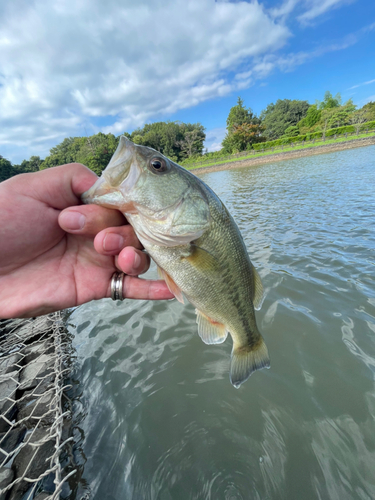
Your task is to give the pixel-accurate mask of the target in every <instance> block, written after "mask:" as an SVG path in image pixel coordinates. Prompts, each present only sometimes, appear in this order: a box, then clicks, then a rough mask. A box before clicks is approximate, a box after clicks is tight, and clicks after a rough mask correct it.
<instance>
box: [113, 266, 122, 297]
mask: <svg viewBox="0 0 375 500" xmlns="http://www.w3.org/2000/svg"><path fill="white" fill-rule="evenodd" d="M124 276H125V274H124V273H120V272H118V271H116V272H115V273H113V275H112V279H111V299H112V300H124V297H123V296H122V289H123V285H124Z"/></svg>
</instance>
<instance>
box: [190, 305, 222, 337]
mask: <svg viewBox="0 0 375 500" xmlns="http://www.w3.org/2000/svg"><path fill="white" fill-rule="evenodd" d="M195 312H196V314H197V323H198V333H199V336H200V338H201V339H202V340H203V342H204V343H205V344H221V343H222V342H224V340H225V339H226V338H227V335H228V332H227V331H226V329H225V326H224V325H223V324H222V323H218V322H217V321H213V320H212V319H211V318H209V317H208V316H206V315H205V314H203V313H202V312H201V311H199V310H198V309H196V310H195Z"/></svg>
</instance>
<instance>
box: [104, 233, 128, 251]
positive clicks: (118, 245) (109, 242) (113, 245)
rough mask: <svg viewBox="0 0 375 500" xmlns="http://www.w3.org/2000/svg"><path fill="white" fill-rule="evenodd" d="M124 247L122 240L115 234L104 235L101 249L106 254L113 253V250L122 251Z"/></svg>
mask: <svg viewBox="0 0 375 500" xmlns="http://www.w3.org/2000/svg"><path fill="white" fill-rule="evenodd" d="M123 246H124V238H123V237H122V236H120V235H119V234H116V233H108V234H106V236H105V238H104V241H103V248H104V250H105V251H106V252H114V251H115V250H122V248H123Z"/></svg>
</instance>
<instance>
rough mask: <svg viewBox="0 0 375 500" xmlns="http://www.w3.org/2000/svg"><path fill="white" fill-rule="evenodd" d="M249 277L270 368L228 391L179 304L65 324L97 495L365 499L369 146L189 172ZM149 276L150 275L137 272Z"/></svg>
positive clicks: (370, 414)
mask: <svg viewBox="0 0 375 500" xmlns="http://www.w3.org/2000/svg"><path fill="white" fill-rule="evenodd" d="M202 178H203V180H204V181H205V182H206V183H207V184H208V185H210V186H211V187H212V188H213V189H214V190H215V192H216V193H217V194H218V195H219V196H220V197H221V199H222V200H223V201H224V203H225V204H226V205H227V207H228V209H229V210H230V212H231V213H232V214H233V216H234V218H235V220H236V221H237V223H238V225H239V227H240V230H241V232H242V234H243V236H244V239H245V242H246V244H247V247H248V251H249V254H250V257H251V260H252V262H253V263H254V265H255V266H256V268H257V269H258V270H259V273H260V275H261V277H262V281H263V284H264V288H265V291H266V298H265V301H264V303H263V306H262V309H261V310H260V311H259V312H257V323H258V326H259V330H260V331H261V333H262V335H263V337H264V339H265V341H266V343H267V346H268V349H269V352H270V356H271V369H270V370H262V371H259V372H257V373H255V374H254V375H252V376H251V377H250V379H249V380H248V381H247V382H246V383H245V384H243V386H241V388H240V389H239V390H236V389H235V388H233V387H232V385H231V384H230V382H229V361H230V352H231V347H232V346H231V341H230V339H229V338H228V340H227V341H226V342H225V344H222V345H219V346H206V345H205V344H203V342H202V341H201V340H200V338H199V337H198V335H197V326H196V323H195V314H194V309H193V307H192V306H191V305H189V304H188V305H185V306H184V305H182V304H180V303H178V302H177V301H175V300H174V301H166V302H141V301H129V300H128V301H124V302H123V303H120V302H117V303H115V302H113V301H111V300H104V301H101V302H95V303H94V302H92V303H90V304H87V305H84V306H82V307H80V308H78V309H76V310H75V311H74V312H73V313H72V315H71V317H70V322H71V324H72V325H71V326H70V331H71V332H75V340H74V346H75V349H76V351H77V364H76V371H75V374H74V377H75V379H76V380H78V381H79V391H81V393H82V394H81V397H80V398H79V402H77V403H76V408H77V411H79V414H80V418H79V424H78V427H77V430H76V440H77V441H78V444H77V447H78V448H79V449H80V450H81V455H80V457H81V458H80V460H81V472H82V471H83V472H82V474H83V475H82V478H81V482H80V488H81V489H82V491H84V492H85V491H86V493H90V495H89V496H90V498H93V499H95V500H123V499H124V500H125V499H126V500H127V499H131V500H133V499H135V500H156V499H157V500H245V499H275V500H276V499H277V500H279V499H287V500H301V499H303V500H308V499H323V500H325V499H337V500H345V499H374V498H375V390H374V389H375V387H374V376H375V279H374V278H375V146H371V147H365V148H361V149H353V150H350V151H343V152H337V153H331V154H327V155H319V156H313V157H309V158H301V159H295V160H290V161H284V162H278V163H274V164H268V165H261V166H257V167H252V168H246V169H238V170H230V171H224V172H214V173H210V174H206V175H204V176H202ZM147 276H149V277H154V278H156V271H155V269H154V268H153V269H151V270H150V271H149V273H148V274H147Z"/></svg>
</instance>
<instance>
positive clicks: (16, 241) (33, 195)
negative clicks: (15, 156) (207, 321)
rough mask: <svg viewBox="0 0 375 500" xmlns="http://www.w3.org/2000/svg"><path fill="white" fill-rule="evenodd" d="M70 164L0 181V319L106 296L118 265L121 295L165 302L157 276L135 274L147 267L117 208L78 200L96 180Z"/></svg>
mask: <svg viewBox="0 0 375 500" xmlns="http://www.w3.org/2000/svg"><path fill="white" fill-rule="evenodd" d="M96 179H97V177H96V175H95V174H94V173H93V172H92V171H90V170H89V169H88V168H86V167H84V166H83V165H80V164H76V163H72V164H69V165H63V166H61V167H54V168H51V169H47V170H43V171H41V172H36V173H31V174H21V175H17V176H15V177H12V178H11V179H8V180H7V181H4V182H2V183H0V213H1V215H2V220H1V226H0V317H1V318H12V317H32V316H37V315H41V314H47V313H49V312H52V311H56V310H59V309H65V308H67V307H73V306H78V305H80V304H83V303H85V302H89V301H90V300H98V299H102V298H105V297H110V296H111V291H110V282H111V277H112V274H113V273H114V272H115V271H116V270H118V269H120V270H122V271H123V272H124V273H125V274H126V275H127V276H125V279H124V290H123V296H124V297H125V298H133V299H149V300H150V299H151V300H155V299H171V298H173V297H174V296H173V295H172V294H171V292H170V291H169V290H168V288H167V286H166V284H165V282H164V281H148V280H142V279H139V278H138V277H137V276H138V275H139V274H141V273H143V272H145V271H146V270H147V269H148V267H149V264H150V261H149V257H148V255H147V254H145V253H144V252H142V251H141V249H142V245H141V244H140V242H139V241H138V239H137V237H136V235H135V233H134V231H133V228H132V227H131V226H130V225H129V224H127V222H126V220H125V218H124V217H123V215H122V214H121V213H120V212H118V211H116V210H109V209H107V208H103V207H99V206H97V205H81V204H80V195H81V194H82V193H83V192H84V191H86V190H87V189H89V188H90V187H91V186H92V184H94V182H95V181H96Z"/></svg>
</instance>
